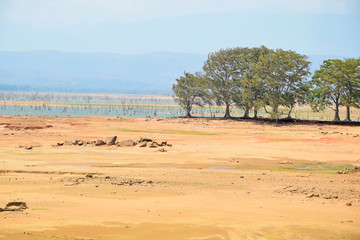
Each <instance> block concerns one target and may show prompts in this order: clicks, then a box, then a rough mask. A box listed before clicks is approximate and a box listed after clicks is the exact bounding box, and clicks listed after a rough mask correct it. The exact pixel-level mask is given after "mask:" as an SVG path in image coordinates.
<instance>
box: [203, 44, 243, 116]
mask: <svg viewBox="0 0 360 240" xmlns="http://www.w3.org/2000/svg"><path fill="white" fill-rule="evenodd" d="M234 53H235V51H234V49H221V50H220V51H218V52H214V53H210V54H209V55H208V59H207V60H206V61H205V64H204V66H203V70H204V72H205V79H206V87H207V88H208V90H209V92H210V94H211V96H212V98H213V99H214V101H215V103H216V105H218V106H223V105H225V108H226V110H225V116H224V117H225V118H229V117H230V106H231V105H232V104H233V98H234V95H235V94H236V86H235V79H234V74H233V73H234V72H235V70H236V65H235V63H234Z"/></svg>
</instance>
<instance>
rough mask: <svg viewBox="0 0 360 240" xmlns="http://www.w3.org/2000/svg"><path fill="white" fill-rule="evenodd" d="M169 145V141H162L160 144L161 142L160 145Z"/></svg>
mask: <svg viewBox="0 0 360 240" xmlns="http://www.w3.org/2000/svg"><path fill="white" fill-rule="evenodd" d="M166 145H167V141H162V142H161V143H160V144H159V146H161V147H164V146H166Z"/></svg>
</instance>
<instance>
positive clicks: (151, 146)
mask: <svg viewBox="0 0 360 240" xmlns="http://www.w3.org/2000/svg"><path fill="white" fill-rule="evenodd" d="M157 147H159V144H157V142H152V143H151V144H150V146H149V148H157Z"/></svg>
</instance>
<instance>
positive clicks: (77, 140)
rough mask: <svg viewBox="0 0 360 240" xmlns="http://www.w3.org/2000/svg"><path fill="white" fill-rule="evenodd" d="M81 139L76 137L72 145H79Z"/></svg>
mask: <svg viewBox="0 0 360 240" xmlns="http://www.w3.org/2000/svg"><path fill="white" fill-rule="evenodd" d="M80 141H81V140H79V139H75V140H73V141H71V144H72V145H78V144H79V142H80Z"/></svg>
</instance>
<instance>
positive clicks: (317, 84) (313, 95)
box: [309, 59, 344, 121]
mask: <svg viewBox="0 0 360 240" xmlns="http://www.w3.org/2000/svg"><path fill="white" fill-rule="evenodd" d="M342 65H343V64H342V61H341V60H339V59H329V60H325V61H324V62H323V64H322V65H321V66H320V69H319V70H316V71H315V73H314V75H313V79H312V81H311V86H312V88H311V91H310V95H309V102H310V106H311V107H312V109H313V110H314V111H321V110H324V109H325V108H326V107H330V108H331V109H333V110H334V112H335V115H334V121H340V116H339V107H340V105H341V104H342V103H341V98H342V95H343V94H344V92H343V91H344V86H343V83H344V79H343V74H342ZM333 106H335V108H334V107H333Z"/></svg>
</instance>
